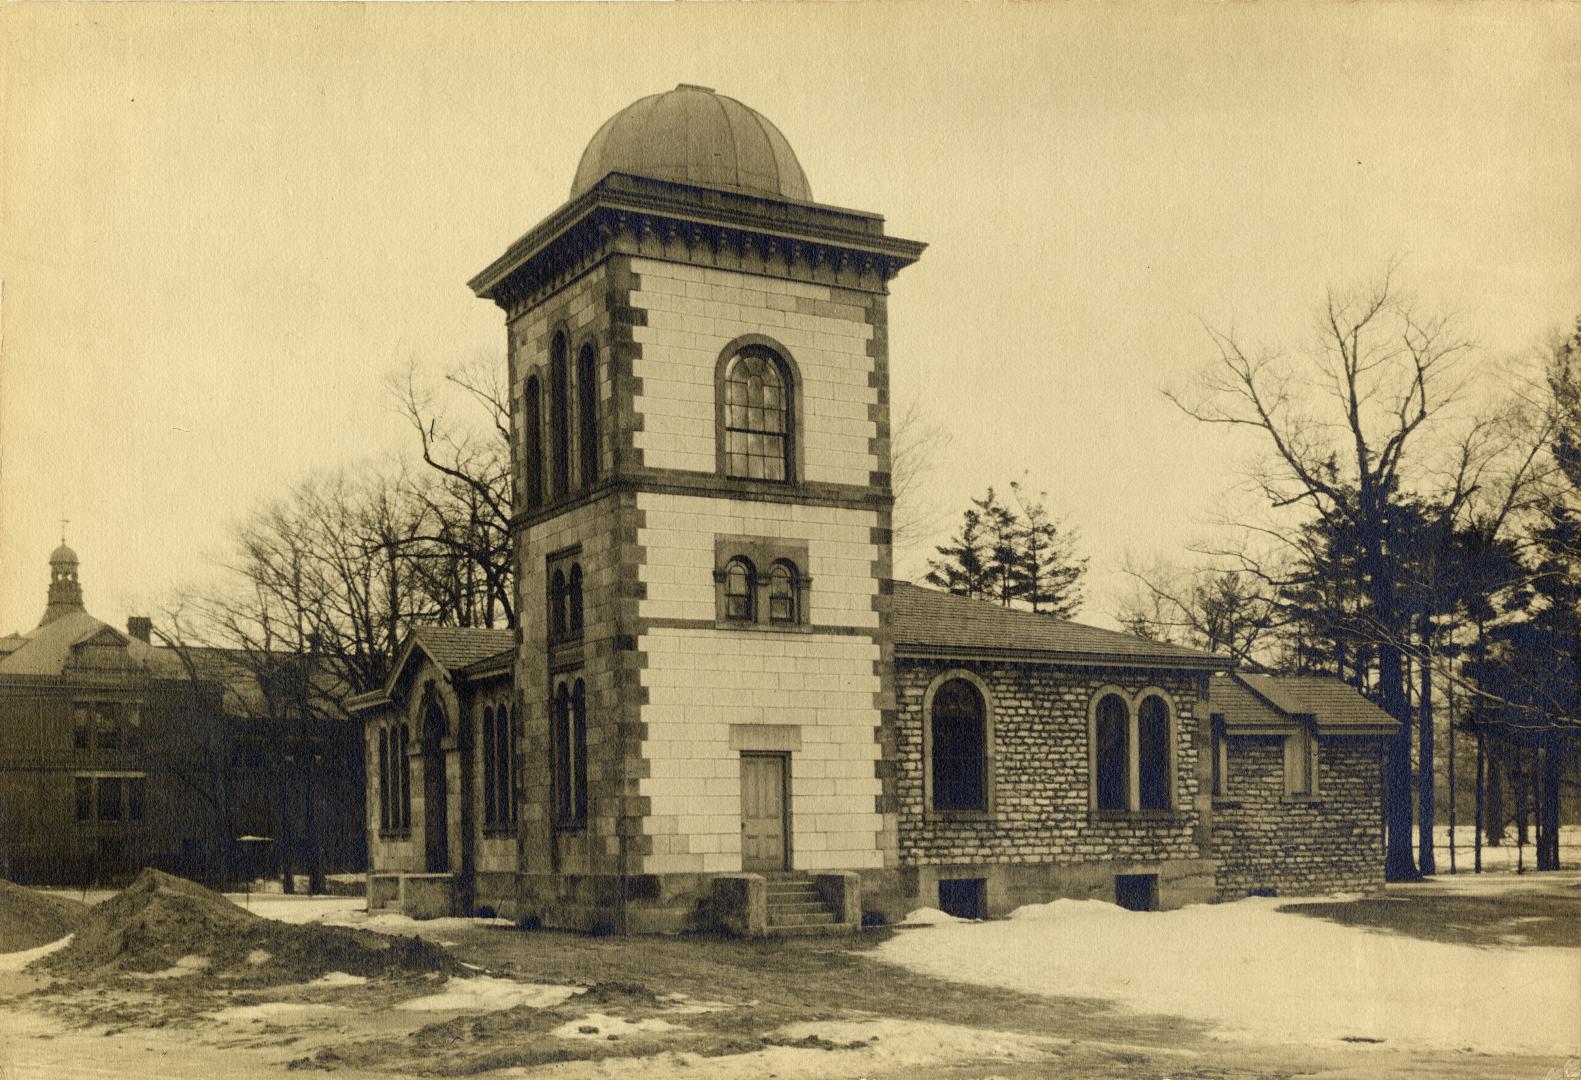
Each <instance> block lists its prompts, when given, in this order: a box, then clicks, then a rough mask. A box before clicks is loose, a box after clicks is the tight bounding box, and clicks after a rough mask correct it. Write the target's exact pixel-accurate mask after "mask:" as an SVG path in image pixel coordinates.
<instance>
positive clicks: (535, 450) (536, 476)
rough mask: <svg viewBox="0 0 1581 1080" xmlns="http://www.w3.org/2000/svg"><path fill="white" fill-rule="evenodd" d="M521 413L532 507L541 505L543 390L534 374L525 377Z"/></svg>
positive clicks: (528, 503)
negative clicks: (524, 391) (525, 385)
mask: <svg viewBox="0 0 1581 1080" xmlns="http://www.w3.org/2000/svg"><path fill="white" fill-rule="evenodd" d="M522 414H523V416H522V428H523V432H524V435H525V438H526V441H527V506H528V508H529V509H532V508H535V507H539V506H542V505H543V390H542V388H541V387H540V386H539V383H538V376H536V375H530V376H528V378H527V392H526V394H524V395H523V397H522Z"/></svg>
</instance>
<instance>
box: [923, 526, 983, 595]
mask: <svg viewBox="0 0 1581 1080" xmlns="http://www.w3.org/2000/svg"><path fill="white" fill-rule="evenodd" d="M938 552H939V558H937V559H929V560H928V574H927V577H926V578H924V580H925V581H927V583H928V584H929V585H935V586H937V587H939V588H941V589H944V590H946V591H948V592H952V593H955V594H956V595H958V596H970V597H972V598H973V599H977V600H981V599H983V597H984V596H985V595H986V594H987V592H988V584H989V581H988V569H987V567H988V544H987V541H986V539H985V537H984V535H983V518H982V514H981V513H979V512H978V510H977V508H976V507H975V506H973V507H972V508H970V509H968V510H967V511H966V512H965V513H964V514H962V515H961V529H960V532H958V533H956V534H955V536H954V537H952V538H951V539H950V542H949V543H947V544H941V545H940V546H939V548H938Z"/></svg>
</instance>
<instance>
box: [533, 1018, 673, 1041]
mask: <svg viewBox="0 0 1581 1080" xmlns="http://www.w3.org/2000/svg"><path fill="white" fill-rule="evenodd" d="M583 1028H591V1029H592V1030H590V1031H584V1030H583ZM673 1030H675V1025H674V1024H672V1023H670V1022H669V1021H667V1020H658V1019H655V1018H653V1017H649V1018H647V1019H645V1020H627V1019H626V1018H625V1017H622V1016H610V1015H609V1014H608V1013H600V1012H595V1013H588V1014H587V1015H586V1016H584V1017H581V1018H580V1019H577V1020H572V1021H570V1022H569V1023H565V1024H561V1025H560V1026H559V1027H557V1028H555V1029H554V1030H553V1031H551V1032H550V1033H549V1034H551V1035H553V1036H554V1037H555V1038H557V1039H608V1038H609V1037H610V1036H611V1035H619V1036H622V1037H624V1036H627V1035H634V1034H636V1033H638V1032H644V1031H673Z"/></svg>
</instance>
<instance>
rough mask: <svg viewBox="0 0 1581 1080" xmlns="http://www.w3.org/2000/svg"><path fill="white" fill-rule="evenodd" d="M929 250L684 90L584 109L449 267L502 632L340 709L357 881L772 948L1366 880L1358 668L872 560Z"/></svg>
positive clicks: (436, 642)
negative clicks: (591, 120)
mask: <svg viewBox="0 0 1581 1080" xmlns="http://www.w3.org/2000/svg"><path fill="white" fill-rule="evenodd" d="M923 250H924V245H922V244H920V243H917V242H915V241H910V240H903V239H898V238H896V237H892V236H890V235H888V234H887V233H886V231H885V227H884V220H883V218H882V217H880V216H878V215H876V214H872V213H865V212H861V211H855V210H849V209H842V208H839V207H834V206H829V205H825V204H821V203H818V202H816V201H815V200H814V198H813V195H812V190H811V188H810V186H809V183H808V180H807V176H806V174H805V172H804V171H803V170H802V168H801V165H800V163H799V162H798V161H797V159H796V156H795V154H794V153H793V152H792V150H791V148H790V145H789V144H788V143H787V141H786V140H785V138H784V136H783V135H781V134H780V132H779V130H778V129H777V128H775V126H774V125H773V124H772V123H771V122H769V120H767V119H766V118H765V117H763V116H762V115H761V114H759V113H757V112H754V111H753V110H752V109H749V108H747V107H746V106H745V105H743V104H741V103H740V102H738V101H735V100H734V99H732V98H729V97H726V96H724V95H722V94H717V93H715V92H714V91H712V90H709V89H707V88H705V87H697V86H687V85H682V86H679V87H677V88H676V89H674V90H671V91H668V92H665V93H662V94H655V95H651V96H649V97H645V98H642V99H641V100H639V101H637V102H636V103H634V104H632V105H631V106H629V107H627V108H626V109H624V110H622V111H621V112H619V113H617V114H616V115H615V116H614V117H612V118H611V119H610V120H609V121H608V122H607V123H606V124H605V125H604V126H603V127H601V128H600V129H599V130H598V132H597V133H596V134H595V135H594V136H593V139H592V141H591V142H590V143H589V144H588V147H587V149H586V151H585V152H584V154H583V156H582V160H581V162H580V164H579V165H578V167H577V169H576V172H575V179H574V181H573V184H572V188H571V195H570V199H569V201H568V202H566V203H565V204H564V205H562V206H561V207H560V208H559V209H557V210H555V211H554V212H553V213H552V214H550V215H549V216H548V217H547V218H545V219H544V220H543V221H542V222H541V223H540V224H539V225H537V226H536V227H535V228H533V229H532V230H531V231H529V232H528V233H527V234H526V235H525V236H523V237H522V238H521V239H519V240H517V241H516V242H515V243H513V244H511V245H510V246H509V247H508V248H507V249H506V251H505V253H504V254H503V255H501V256H500V257H499V258H498V259H496V260H495V261H494V262H493V263H492V264H490V265H489V266H488V267H487V268H485V269H484V270H483V271H482V272H481V273H480V274H479V275H477V277H475V278H474V279H473V281H472V282H471V286H472V288H473V290H474V291H475V292H476V293H477V295H478V296H480V297H483V298H485V299H488V300H490V301H492V302H494V303H495V304H496V305H497V306H498V307H499V308H500V309H501V311H502V312H503V313H504V315H505V321H506V329H507V335H506V341H507V357H508V361H507V362H508V368H509V371H508V378H509V386H510V392H511V410H512V415H511V420H512V429H511V437H512V447H513V457H512V461H513V470H514V480H515V488H516V492H517V496H518V505H517V511H516V517H515V520H514V524H515V528H516V539H515V545H516V569H517V585H518V591H519V603H518V605H517V610H518V611H519V612H520V613H521V616H520V622H521V625H520V626H519V627H518V628H517V629H516V630H515V631H514V632H501V631H491V630H471V631H468V630H433V629H419V630H417V631H414V633H413V634H412V637H411V640H410V641H409V642H408V643H407V645H406V647H405V648H404V650H403V652H402V656H401V660H400V662H399V663H398V664H397V667H396V671H395V673H394V675H393V676H392V678H391V681H390V684H389V686H387V687H386V688H384V689H383V690H381V691H379V692H376V693H373V694H368V695H364V696H363V697H362V698H359V699H356V700H355V701H354V702H353V703H352V708H353V709H354V710H355V711H357V712H359V713H360V714H361V715H362V716H363V718H364V722H365V730H366V739H365V743H366V747H367V754H368V765H367V773H368V777H369V798H368V814H369V834H370V850H371V851H372V857H373V869H372V874H371V878H370V894H369V895H370V904H372V905H375V906H397V907H402V908H404V909H406V910H409V911H412V912H413V913H421V914H434V913H441V912H445V911H467V910H472V911H476V910H483V909H488V910H492V911H494V912H497V913H500V914H504V915H507V916H509V917H512V918H515V919H517V920H518V921H521V922H523V923H529V924H541V925H548V926H561V927H573V928H581V929H588V930H604V931H608V930H620V931H633V932H640V931H658V932H664V931H677V930H683V929H688V928H699V927H714V928H724V929H727V930H732V931H735V932H738V933H744V934H761V933H774V932H795V931H826V930H831V929H840V928H849V927H853V926H856V925H858V924H860V923H862V922H864V921H881V920H893V919H896V918H899V917H902V916H904V915H905V914H906V912H908V911H910V910H913V909H915V908H918V907H922V906H928V907H942V908H944V909H945V910H947V911H951V912H954V913H958V914H965V915H982V914H997V913H1000V912H1003V911H1006V910H1008V909H1010V908H1012V907H1014V906H1016V905H1018V904H1023V903H1027V902H1033V901H1041V900H1049V899H1053V898H1056V897H1061V896H1073V897H1102V898H1105V899H1109V900H1113V901H1116V902H1118V903H1121V904H1124V905H1126V906H1129V907H1134V908H1156V907H1172V906H1177V905H1180V904H1183V903H1188V902H1192V901H1198V900H1211V899H1215V898H1221V897H1232V896H1238V895H1244V894H1246V893H1248V892H1254V891H1278V892H1313V891H1325V890H1328V889H1332V888H1346V889H1367V888H1376V887H1379V886H1381V884H1382V867H1383V859H1382V838H1381V813H1380V806H1381V780H1382V769H1381V764H1380V763H1381V759H1382V753H1383V747H1384V741H1385V737H1386V736H1387V734H1388V733H1389V732H1390V731H1391V730H1392V728H1393V725H1392V722H1391V721H1389V719H1388V718H1387V717H1386V716H1385V715H1384V714H1382V713H1381V712H1380V711H1378V710H1377V709H1375V708H1374V707H1373V706H1371V705H1370V704H1368V703H1367V702H1366V701H1365V700H1364V699H1363V698H1362V697H1361V696H1360V695H1359V694H1357V693H1356V692H1355V691H1353V690H1351V689H1350V688H1349V687H1346V686H1344V685H1343V684H1341V683H1338V682H1335V681H1330V680H1284V679H1268V678H1261V677H1257V676H1250V675H1241V674H1238V673H1234V672H1232V671H1231V670H1230V668H1231V666H1232V665H1231V664H1230V662H1229V661H1228V660H1227V659H1226V658H1224V657H1221V656H1217V655H1214V654H1211V653H1206V652H1202V651H1198V650H1194V649H1189V648H1182V647H1178V646H1173V645H1168V644H1158V643H1154V642H1147V641H1143V640H1141V639H1138V638H1135V637H1131V636H1128V635H1125V634H1121V633H1117V632H1114V631H1108V630H1102V629H1098V628H1095V627H1089V626H1083V625H1080V624H1077V623H1072V622H1067V621H1062V620H1058V619H1054V618H1051V617H1048V616H1044V615H1038V614H1033V613H1030V612H1024V611H1015V610H1009V609H1005V608H1002V607H999V606H997V605H994V604H990V603H985V602H982V601H978V600H972V599H967V598H962V597H957V596H951V595H948V594H945V593H940V592H936V591H933V590H929V589H923V588H919V587H917V586H914V585H910V584H907V583H904V582H897V581H894V580H893V573H892V561H893V560H892V551H891V544H892V537H891V521H890V514H891V506H892V504H893V494H892V491H891V486H890V415H889V349H888V309H887V296H888V291H889V288H890V284H891V282H892V281H894V280H895V279H896V277H897V275H898V274H899V273H900V272H901V271H902V270H904V269H905V268H906V267H907V266H909V265H910V264H911V263H913V262H915V261H916V260H917V259H918V258H920V257H921V255H922V253H923Z"/></svg>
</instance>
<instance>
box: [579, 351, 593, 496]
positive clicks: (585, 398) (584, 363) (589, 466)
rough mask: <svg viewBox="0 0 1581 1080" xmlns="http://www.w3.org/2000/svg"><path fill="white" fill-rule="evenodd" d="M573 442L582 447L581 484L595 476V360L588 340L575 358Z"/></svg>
mask: <svg viewBox="0 0 1581 1080" xmlns="http://www.w3.org/2000/svg"><path fill="white" fill-rule="evenodd" d="M576 416H577V423H578V431H577V445H578V446H579V447H580V448H581V451H582V463H581V464H582V477H581V480H582V486H583V487H584V488H589V487H592V486H593V484H594V482H595V481H597V480H598V361H597V359H596V357H595V355H594V353H593V345H592V343H591V342H589V343H588V344H586V345H583V346H582V351H581V353H580V354H578V356H577V359H576Z"/></svg>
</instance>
